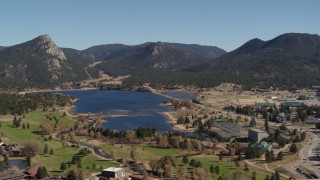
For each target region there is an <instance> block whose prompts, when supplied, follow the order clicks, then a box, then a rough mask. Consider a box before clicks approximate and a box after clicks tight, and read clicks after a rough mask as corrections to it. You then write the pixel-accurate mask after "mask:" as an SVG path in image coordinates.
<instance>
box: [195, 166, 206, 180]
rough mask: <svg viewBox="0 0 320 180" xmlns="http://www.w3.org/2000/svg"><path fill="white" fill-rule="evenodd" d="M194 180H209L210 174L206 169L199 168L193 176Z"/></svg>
mask: <svg viewBox="0 0 320 180" xmlns="http://www.w3.org/2000/svg"><path fill="white" fill-rule="evenodd" d="M193 177H194V179H208V173H207V171H206V170H205V169H204V168H197V169H195V171H194V174H193Z"/></svg>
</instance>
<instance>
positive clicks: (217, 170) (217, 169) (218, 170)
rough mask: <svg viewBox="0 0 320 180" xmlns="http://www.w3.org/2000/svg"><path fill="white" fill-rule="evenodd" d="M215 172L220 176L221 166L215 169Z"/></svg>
mask: <svg viewBox="0 0 320 180" xmlns="http://www.w3.org/2000/svg"><path fill="white" fill-rule="evenodd" d="M214 171H215V173H216V174H217V175H218V174H219V173H220V167H219V166H216V167H215V168H214Z"/></svg>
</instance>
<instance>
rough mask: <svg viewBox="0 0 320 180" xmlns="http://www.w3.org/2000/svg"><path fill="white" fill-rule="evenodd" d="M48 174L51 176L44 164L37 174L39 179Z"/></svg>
mask: <svg viewBox="0 0 320 180" xmlns="http://www.w3.org/2000/svg"><path fill="white" fill-rule="evenodd" d="M48 176H49V174H48V171H47V168H46V167H44V166H43V167H40V168H39V170H38V172H37V174H36V177H37V179H43V178H45V177H48Z"/></svg>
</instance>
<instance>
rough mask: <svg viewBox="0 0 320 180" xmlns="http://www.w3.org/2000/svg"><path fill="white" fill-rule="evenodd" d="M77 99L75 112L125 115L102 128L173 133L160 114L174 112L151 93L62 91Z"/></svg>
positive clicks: (108, 120)
mask: <svg viewBox="0 0 320 180" xmlns="http://www.w3.org/2000/svg"><path fill="white" fill-rule="evenodd" d="M60 93H63V94H66V95H71V96H73V97H75V98H78V99H79V100H78V101H76V102H75V109H74V112H75V113H88V112H91V113H102V114H108V113H110V114H124V115H126V116H125V117H114V118H107V119H106V120H107V122H104V123H103V124H102V127H103V128H111V129H116V130H130V129H134V128H138V127H146V128H156V129H157V130H158V131H159V132H160V133H164V132H167V131H173V128H172V127H171V125H170V124H169V123H168V122H167V119H166V118H165V117H164V116H163V115H161V114H160V113H161V112H168V111H173V109H172V108H169V107H165V106H161V105H160V104H161V103H163V102H164V101H167V100H168V99H167V98H165V97H163V96H160V95H157V94H153V93H150V92H136V91H118V90H102V91H100V90H84V91H81V90H80V91H63V92H60Z"/></svg>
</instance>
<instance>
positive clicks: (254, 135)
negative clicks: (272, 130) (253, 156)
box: [248, 128, 269, 142]
mask: <svg viewBox="0 0 320 180" xmlns="http://www.w3.org/2000/svg"><path fill="white" fill-rule="evenodd" d="M268 136H269V134H268V133H267V132H266V131H263V130H260V129H255V128H253V129H249V130H248V137H249V139H250V140H252V141H254V142H260V141H261V140H262V139H264V138H266V137H268Z"/></svg>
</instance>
